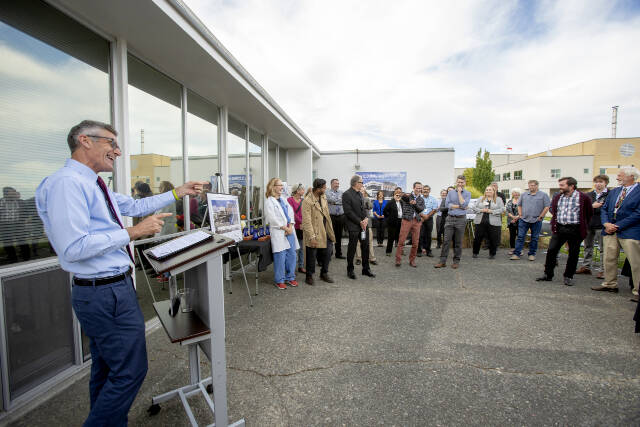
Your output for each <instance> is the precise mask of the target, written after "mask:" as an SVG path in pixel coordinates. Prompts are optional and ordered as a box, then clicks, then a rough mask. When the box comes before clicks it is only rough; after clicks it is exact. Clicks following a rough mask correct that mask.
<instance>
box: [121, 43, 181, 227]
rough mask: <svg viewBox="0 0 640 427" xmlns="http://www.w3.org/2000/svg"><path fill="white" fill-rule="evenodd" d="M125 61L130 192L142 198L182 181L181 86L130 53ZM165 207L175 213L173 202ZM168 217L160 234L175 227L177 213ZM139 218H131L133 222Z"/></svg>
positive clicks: (179, 183) (178, 184) (176, 225)
mask: <svg viewBox="0 0 640 427" xmlns="http://www.w3.org/2000/svg"><path fill="white" fill-rule="evenodd" d="M127 64H128V69H129V137H130V147H129V152H130V154H131V194H132V196H133V197H135V198H144V197H149V196H152V195H154V194H158V193H160V192H162V191H163V190H166V189H167V188H168V187H171V186H174V187H178V186H180V185H182V184H183V183H184V179H183V167H182V113H181V104H182V102H181V99H182V98H181V93H182V88H181V86H180V85H179V84H178V83H177V82H175V81H173V80H171V79H170V78H168V77H167V76H165V75H164V74H161V73H160V72H158V71H157V70H155V69H153V68H151V67H150V66H148V65H147V64H145V63H143V62H142V61H140V60H139V59H137V58H136V57H134V56H132V55H129V56H128V61H127ZM168 209H170V212H171V213H176V205H170V206H169V207H168ZM171 209H173V210H171ZM178 214H179V212H178ZM170 218H171V220H166V219H165V228H164V229H163V231H162V234H171V232H173V231H177V230H178V226H179V224H177V223H176V222H175V218H176V216H175V215H174V216H172V217H170ZM139 220H140V218H134V222H137V221H139Z"/></svg>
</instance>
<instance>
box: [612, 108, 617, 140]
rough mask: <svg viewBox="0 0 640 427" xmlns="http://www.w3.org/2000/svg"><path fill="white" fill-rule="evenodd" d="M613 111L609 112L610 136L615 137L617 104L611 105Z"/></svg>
mask: <svg viewBox="0 0 640 427" xmlns="http://www.w3.org/2000/svg"><path fill="white" fill-rule="evenodd" d="M611 108H612V109H613V112H612V113H611V138H615V137H616V130H617V127H618V106H617V105H614V106H613V107H611Z"/></svg>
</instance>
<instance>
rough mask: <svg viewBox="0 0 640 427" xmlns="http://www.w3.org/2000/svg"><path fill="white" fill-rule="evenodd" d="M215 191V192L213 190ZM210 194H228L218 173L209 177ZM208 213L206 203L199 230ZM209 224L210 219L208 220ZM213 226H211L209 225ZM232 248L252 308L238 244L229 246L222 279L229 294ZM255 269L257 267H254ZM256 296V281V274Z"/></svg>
mask: <svg viewBox="0 0 640 427" xmlns="http://www.w3.org/2000/svg"><path fill="white" fill-rule="evenodd" d="M214 189H215V190H214ZM211 192H212V193H214V194H228V193H225V192H224V185H223V182H222V174H221V173H220V172H216V173H215V174H214V175H212V176H211ZM208 213H209V203H207V209H206V210H205V211H204V215H203V216H202V224H200V228H202V227H203V226H204V222H205V221H206V220H207V214H208ZM209 222H210V223H211V218H210V219H209ZM210 225H213V224H210ZM232 248H235V251H236V253H237V254H238V260H239V261H240V270H241V271H242V277H243V278H244V285H245V287H246V288H247V295H249V307H253V299H252V298H251V291H250V290H249V282H248V281H247V273H246V272H245V269H244V264H243V262H242V255H241V254H240V248H239V247H238V242H236V243H235V244H231V245H229V248H228V251H229V261H228V262H227V263H226V265H225V266H224V278H225V280H228V281H229V293H232V292H231V280H232V279H233V271H232V270H231V251H232V250H233V249H232ZM256 268H257V267H256ZM256 295H258V279H257V273H256Z"/></svg>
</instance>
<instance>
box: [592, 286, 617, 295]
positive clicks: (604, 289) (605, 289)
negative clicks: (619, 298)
mask: <svg viewBox="0 0 640 427" xmlns="http://www.w3.org/2000/svg"><path fill="white" fill-rule="evenodd" d="M591 290H592V291H599V292H614V293H616V294H617V293H618V288H610V287H609V286H602V285H600V286H592V287H591Z"/></svg>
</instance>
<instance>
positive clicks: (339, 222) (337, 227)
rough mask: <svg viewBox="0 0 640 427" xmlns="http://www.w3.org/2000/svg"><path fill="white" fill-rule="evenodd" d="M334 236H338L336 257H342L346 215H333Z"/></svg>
mask: <svg viewBox="0 0 640 427" xmlns="http://www.w3.org/2000/svg"><path fill="white" fill-rule="evenodd" d="M331 224H333V234H334V235H335V236H336V243H335V249H336V256H342V229H343V228H344V215H331Z"/></svg>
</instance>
